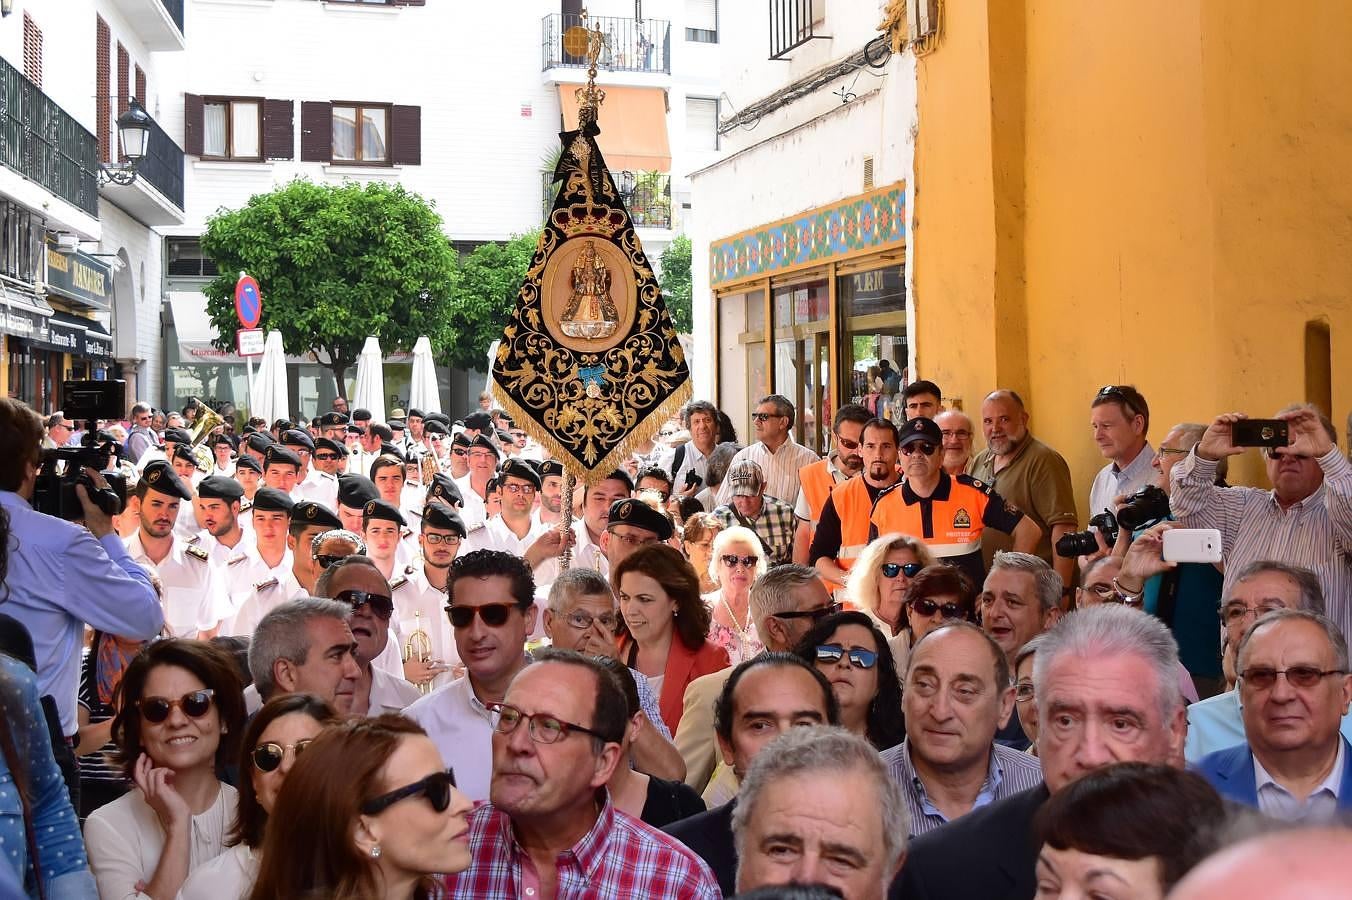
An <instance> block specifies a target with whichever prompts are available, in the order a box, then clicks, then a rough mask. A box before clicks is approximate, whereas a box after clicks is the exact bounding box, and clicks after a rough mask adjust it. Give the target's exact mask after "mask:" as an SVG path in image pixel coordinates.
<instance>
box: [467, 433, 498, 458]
mask: <svg viewBox="0 0 1352 900" xmlns="http://www.w3.org/2000/svg"><path fill="white" fill-rule="evenodd" d="M469 445H470V446H471V447H486V448H487V449H489V450H492V451H493V455H494V456H499V455H501V454H499V453H498V445H497V444H495V443H493V441H492V440H490V439H489V438H488V436H487V435H484V434H481V435H477V436H476V437H475V438H474V440H472V441H470V442H469Z"/></svg>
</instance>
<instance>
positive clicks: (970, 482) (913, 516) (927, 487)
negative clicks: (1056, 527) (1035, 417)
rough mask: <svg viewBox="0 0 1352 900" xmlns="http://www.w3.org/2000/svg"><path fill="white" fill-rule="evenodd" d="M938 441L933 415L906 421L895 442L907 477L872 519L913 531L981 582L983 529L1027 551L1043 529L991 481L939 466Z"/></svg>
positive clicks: (883, 528)
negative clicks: (1005, 536)
mask: <svg viewBox="0 0 1352 900" xmlns="http://www.w3.org/2000/svg"><path fill="white" fill-rule="evenodd" d="M942 441H943V435H942V434H941V433H940V432H939V426H938V425H936V424H934V421H933V420H932V419H927V418H924V417H923V416H922V417H919V418H915V419H911V420H909V421H908V422H907V423H906V425H905V426H904V427H903V428H902V435H901V439H900V441H899V447H900V450H901V454H902V458H903V459H902V464H903V466H904V469H905V478H904V480H902V481H901V482H900V483H898V484H896V485H894V486H893V487H891V488H889V489H888V490H885V491H883V492H882V493H881V494H880V495H879V496H878V500H877V502H876V503H875V504H874V505H873V514H872V516H871V517H870V519H871V521H872V523H873V525H874V527H875V528H876V529H877V531H876V533H877V534H891V533H893V532H900V533H902V534H909V535H913V536H915V537H917V538H919V539H920V540H922V541H924V542H925V545H926V546H928V547H929V549H930V552H931V553H933V554H934V555H935V556H936V557H939V558H941V559H943V561H944V562H946V563H948V564H949V565H955V566H957V567H958V568H960V569H962V571H963V572H964V573H965V574H966V575H967V577H969V578H971V579H972V583H973V584H980V583H981V582H982V581H983V580H984V579H985V576H986V572H985V566H984V565H983V564H982V561H981V535H982V532H983V531H984V530H985V529H987V528H993V529H995V530H996V531H1003V532H1005V533H1006V534H1010V535H1012V536H1013V538H1014V549H1015V550H1016V551H1021V552H1025V553H1026V552H1029V551H1031V550H1033V549H1034V548H1035V547H1037V543H1038V539H1039V538H1040V537H1041V536H1042V529H1040V528H1038V527H1037V525H1036V524H1035V523H1034V522H1033V520H1032V519H1030V518H1028V517H1027V516H1025V515H1024V514H1023V513H1022V512H1020V511H1019V510H1017V509H1014V508H1013V507H1012V506H1010V505H1009V504H1007V503H1006V502H1005V501H1004V498H1002V497H1001V496H1000V495H999V494H997V493H995V491H994V490H992V489H991V487H990V486H989V485H986V484H984V483H982V482H980V481H977V480H976V479H975V478H972V477H971V476H970V475H958V476H957V477H956V478H955V477H953V476H952V475H949V474H948V473H947V472H945V471H944V469H943V466H941V465H940V464H939V447H940V445H941V442H942Z"/></svg>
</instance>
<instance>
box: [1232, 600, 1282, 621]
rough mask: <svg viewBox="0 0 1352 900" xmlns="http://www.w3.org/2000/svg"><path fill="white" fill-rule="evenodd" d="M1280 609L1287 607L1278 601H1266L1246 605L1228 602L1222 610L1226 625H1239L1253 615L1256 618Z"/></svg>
mask: <svg viewBox="0 0 1352 900" xmlns="http://www.w3.org/2000/svg"><path fill="white" fill-rule="evenodd" d="M1279 609H1286V607H1284V606H1281V605H1279V604H1276V603H1266V604H1264V605H1262V606H1245V605H1244V604H1243V603H1227V604H1225V609H1223V610H1221V618H1222V619H1224V620H1225V624H1226V625H1238V624H1239V623H1240V622H1243V621H1244V620H1245V619H1247V618H1249V617H1250V616H1252V617H1253V618H1254V620H1255V621H1256V620H1258V619H1261V618H1263V616H1265V615H1267V614H1268V613H1270V612H1276V611H1277V610H1279Z"/></svg>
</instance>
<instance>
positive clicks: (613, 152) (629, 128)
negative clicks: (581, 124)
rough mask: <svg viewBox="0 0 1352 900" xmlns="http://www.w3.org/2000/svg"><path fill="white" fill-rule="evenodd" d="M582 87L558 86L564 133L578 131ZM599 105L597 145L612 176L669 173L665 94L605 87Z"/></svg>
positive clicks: (627, 88) (633, 88)
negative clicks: (624, 172) (602, 100)
mask: <svg viewBox="0 0 1352 900" xmlns="http://www.w3.org/2000/svg"><path fill="white" fill-rule="evenodd" d="M579 87H581V85H576V84H561V85H559V107H560V108H561V109H562V110H563V129H564V130H565V131H572V130H573V129H574V128H577V90H578V88H579ZM603 90H605V92H606V99H605V102H604V103H602V104H601V115H600V116H599V122H600V126H601V133H600V134H599V135H597V138H596V143H597V144H598V145H600V147H601V155H602V156H604V157H605V158H606V165H607V166H608V167H609V168H610V170H611V171H612V172H623V171H629V172H670V171H671V143H670V141H668V140H667V92H666V91H665V90H663V89H662V88H638V87H605V88H603Z"/></svg>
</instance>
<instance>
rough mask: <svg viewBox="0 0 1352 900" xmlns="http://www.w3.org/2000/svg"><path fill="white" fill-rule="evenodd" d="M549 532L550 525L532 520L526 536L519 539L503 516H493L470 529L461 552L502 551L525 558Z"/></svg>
mask: <svg viewBox="0 0 1352 900" xmlns="http://www.w3.org/2000/svg"><path fill="white" fill-rule="evenodd" d="M548 530H549V526H548V525H543V524H541V523H539V522H538V521H535V520H532V521H531V525H530V529H529V530H528V531H527V532H526V536H525V537H523V538H519V537H517V536H516V533H515V532H513V531H512V529H511V528H509V527H508V526H507V523H506V522H504V521H503V520H502V516H500V515H499V516H492V517H490V518H489V519H488V520H487V521H486V522H484V524H483V525H481V526H479V527H476V528H471V529H470V532H469V536H468V537H466V538H465V540H464V541H463V545H464V549H463V550H462V551H461V552H462V553H470V552H472V551H474V550H501V551H502V552H503V553H510V554H512V555H513V556H521V557H524V556H525V555H526V551H527V550H529V549H530V545H531V544H533V543H535V541H536V539H537V538H539V537H540V535H542V534H544V533H545V532H546V531H548Z"/></svg>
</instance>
